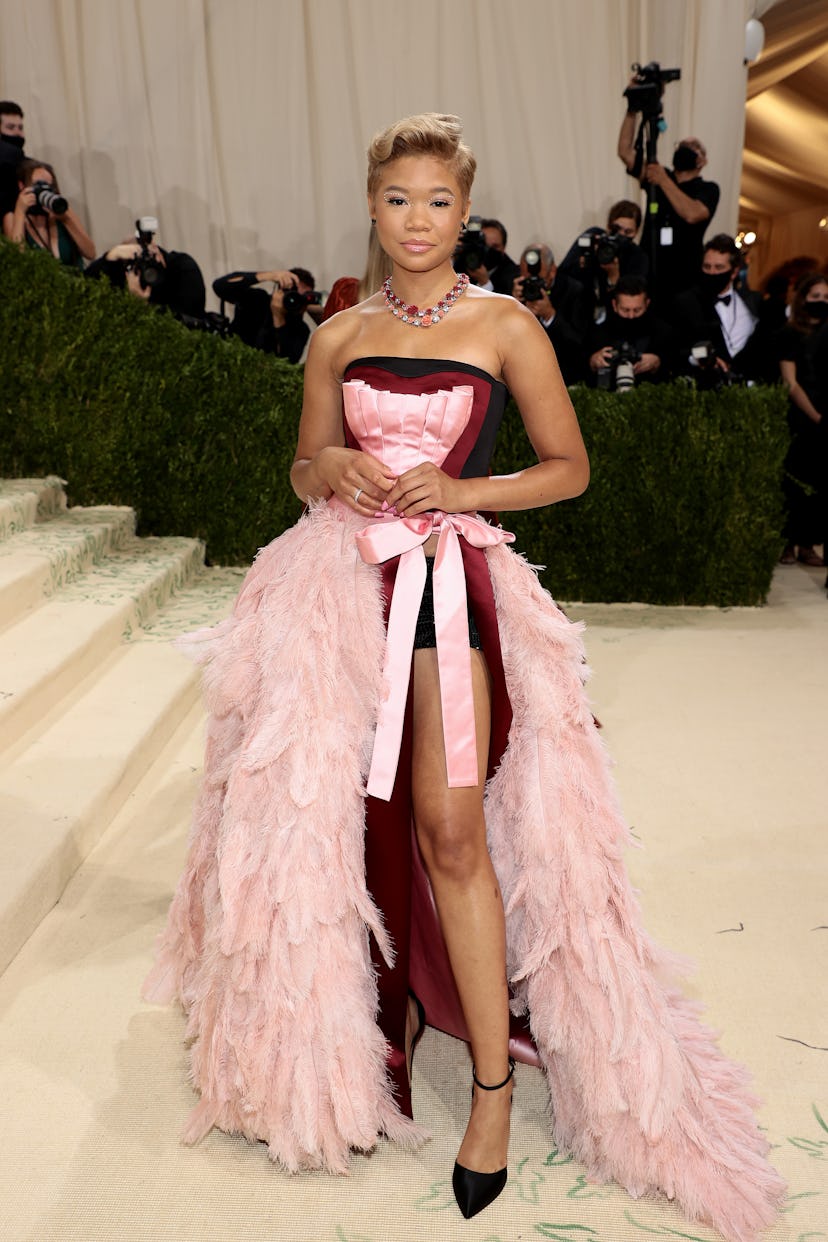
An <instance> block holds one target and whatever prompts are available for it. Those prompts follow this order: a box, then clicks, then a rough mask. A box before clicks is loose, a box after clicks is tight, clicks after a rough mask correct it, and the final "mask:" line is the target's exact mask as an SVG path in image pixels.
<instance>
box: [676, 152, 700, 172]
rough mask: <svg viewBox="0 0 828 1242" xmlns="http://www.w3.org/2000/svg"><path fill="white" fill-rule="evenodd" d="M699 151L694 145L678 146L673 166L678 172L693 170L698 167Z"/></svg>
mask: <svg viewBox="0 0 828 1242" xmlns="http://www.w3.org/2000/svg"><path fill="white" fill-rule="evenodd" d="M698 163H699V156H698V152H697V151H694V150H693V148H692V147H676V151H675V155H674V156H673V168H674V170H675V171H676V172H691V171H692V170H693V169H695V168H697V167H698Z"/></svg>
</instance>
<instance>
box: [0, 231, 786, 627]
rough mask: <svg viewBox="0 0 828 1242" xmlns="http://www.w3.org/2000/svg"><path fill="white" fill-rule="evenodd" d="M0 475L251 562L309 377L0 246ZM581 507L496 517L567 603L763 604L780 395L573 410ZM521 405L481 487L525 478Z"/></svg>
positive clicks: (287, 459)
mask: <svg viewBox="0 0 828 1242" xmlns="http://www.w3.org/2000/svg"><path fill="white" fill-rule="evenodd" d="M0 295H1V296H0V333H2V337H1V338H0V339H2V340H3V356H4V365H3V383H2V408H1V409H0V422H1V423H2V425H0V473H2V474H4V475H12V476H13V475H35V474H41V473H44V474H45V473H51V474H58V475H61V476H62V477H63V478H65V479H67V480H68V481H69V487H68V491H69V497H70V500H71V502H72V503H74V504H103V503H107V504H129V505H132V506H133V507H134V508H135V509H136V511H137V513H138V522H139V530H140V531H141V532H143V533H152V534H186V535H198V536H200V537H201V538H203V539H204V540H205V541H206V543H207V551H208V556H209V557H210V559H211V560H212V561H214V562H216V563H226V564H227V563H236V564H238V563H244V562H247V561H249V560H250V559H251V558H252V557H253V556H254V555H255V553H256V550H257V548H258V547H260V546H261V545H262V544H264V543H266V542H267V541H268V540H269V539H271V538H273V536H274V535H276V534H278V533H279V532H280V531H282V530H283V529H284V528H285V527H286V526H288V525H290V524H291V523H292V522H294V521H295V520H296V517H297V516H298V513H299V511H300V506H299V503H298V501H297V500H296V498H295V496H294V495H293V492H292V490H291V488H290V483H289V479H288V471H289V467H290V463H291V461H292V458H293V452H294V447H295V442H296V428H297V424H298V419H299V411H300V407H301V400H302V371H301V369H300V368H296V367H292V366H291V365H290V364H288V363H284V362H281V361H280V360H278V359H274V358H269V357H267V356H265V355H263V354H260V353H257V352H256V351H254V350H250V349H248V348H247V347H246V346H244V345H242V344H240V343H239V342H237V341H225V340H221V339H219V338H217V337H214V336H209V335H207V334H203V333H200V332H193V331H191V330H188V329H186V328H184V327H182V326H181V325H179V324H178V323H176V322H175V320H174V319H172V318H171V317H170V316H168V315H166V314H164V313H159V312H158V311H157V310H155V309H153V308H150V307H147V306H145V305H143V304H141V303H139V302H138V301H136V300H135V299H133V298H130V297H129V296H127V295H125V294H124V293H123V292H121V291H119V290H115V289H112V288H110V287H109V286H108V285H107V284H106V282H101V283H98V282H93V281H89V280H84V279H82V278H80V277H78V276H75V275H72V274H71V273H68V272H66V271H64V270H62V269H61V268H60V267H59V266H58V264H56V263H55V262H54V260H52V259H51V258H50V257H49V256H47V255H43V254H38V253H21V252H20V251H18V250H17V248H16V247H13V246H11V245H9V244H2V245H0ZM572 396H573V401H574V403H575V407H576V409H577V411H578V415H579V418H580V420H581V425H582V427H583V431H584V437H585V439H586V442H587V447H588V449H589V452H590V458H591V461H592V482H591V484H590V487H589V490H588V491H587V492H586V493H585V494H584V496H582V497H579V498H578V499H577V500H572V501H566V502H564V503H563V504H560V505H555V506H552V507H551V508H549V509H544V510H532V511H530V512H527V513H515V514H503V515H502V518H503V523H504V525H505V526H508V527H509V528H510V529H511V530H514V531H515V533H516V535H517V536H518V546H519V547H520V548H521V550H522V551H524V552H525V553H526V555H527V556H528V557H529V559H530V560H531V561H533V562H536V563H540V564H543V565H546V566H547V567H548V568H547V570H546V571H545V574H544V581H545V584H546V585H547V586H548V587H549V588H550V590H551V591H552V592H553V594H555V595H556V596H557V597H559V598H561V599H583V600H607V601H610V600H639V601H642V602H648V603H657V604H679V603H689V604H720V605H729V604H730V605H732V604H758V603H761V602H763V600H764V599H765V597H766V595H767V591H768V587H769V585H770V579H771V573H772V571H773V566H774V564H775V562H776V558H777V556H778V553H779V549H780V546H781V539H780V534H779V532H780V530H781V490H780V479H781V473H782V461H783V458H784V454H785V450H786V447H787V442H788V437H787V429H786V423H785V409H786V400H785V397H784V394H783V393H782V391H781V390H779V389H731V390H727V391H724V392H722V393H721V394H700V393H696V392H695V391H694V390H693V389H690V388H685V387H684V386H681V385H672V386H670V387H663V388H659V387H648V386H643V387H641V388H639V389H635V390H633V391H632V392H631V393H629V394H626V395H624V396H623V397H621V396H616V395H614V394H605V393H599V392H594V391H591V390H588V389H583V388H579V389H575V390H573V393H572ZM533 459H534V458H533V454H532V451H531V448H530V447H529V445H528V443H527V441H526V437H525V434H524V432H523V427H522V424H521V422H520V419H519V416H518V414H517V411H516V410H515V408H514V406H513V405H512V406H510V407H509V410H508V411H507V415H506V420H505V424H504V428H503V431H502V433H501V437H500V440H499V443H498V450H497V456H496V459H495V462H494V469H495V471H496V472H497V473H509V472H512V471H514V470H517V469H520V468H521V466H524V465H526V464H527V463H529V462H531V461H532V460H533Z"/></svg>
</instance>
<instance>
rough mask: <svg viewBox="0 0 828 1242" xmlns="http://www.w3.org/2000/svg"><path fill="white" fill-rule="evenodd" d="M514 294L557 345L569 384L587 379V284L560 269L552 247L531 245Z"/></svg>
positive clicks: (559, 357) (562, 368)
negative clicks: (585, 366) (584, 359)
mask: <svg viewBox="0 0 828 1242" xmlns="http://www.w3.org/2000/svg"><path fill="white" fill-rule="evenodd" d="M520 273H521V274H520V276H518V277H517V278H516V279H515V281H514V282H513V284H512V296H513V297H515V298H517V299H518V301H519V302H523V304H524V305H525V306H526V307H528V309H529V310H530V311H531V312H532V314H533V315H534V316H535V318H536V319H537V320H538V321H539V322H540V324H541V327H543V328H544V330H545V331H546V335H547V336H548V337H549V340H550V341H551V342H552V345H553V346H554V349H555V353H556V355H557V358H558V365H559V367H560V368H561V374H562V375H563V378H564V383H565V384H577V383H578V382H579V381H580V380H582V379H583V378H584V365H583V349H584V339H585V336H586V332H587V328H588V325H589V308H588V304H587V297H586V294H585V292H584V289H583V286H582V285H581V284H579V282H578V281H577V280H572V279H571V278H570V277H569V276H564V275H563V274H562V273H561V272H559V271H558V269H557V267H556V265H555V259H554V256H553V254H552V251H551V249H550V248H549V246H546V245H544V244H542V243H536V244H534V245H532V246H527V247H526V249H525V250H524V252H523V254H522V255H521V257H520Z"/></svg>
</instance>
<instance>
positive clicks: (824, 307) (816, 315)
mask: <svg viewBox="0 0 828 1242" xmlns="http://www.w3.org/2000/svg"><path fill="white" fill-rule="evenodd" d="M805 314H806V315H808V316H810V318H811V319H818V320H819V321H820V323H825V322H826V320H828V302H806V303H805Z"/></svg>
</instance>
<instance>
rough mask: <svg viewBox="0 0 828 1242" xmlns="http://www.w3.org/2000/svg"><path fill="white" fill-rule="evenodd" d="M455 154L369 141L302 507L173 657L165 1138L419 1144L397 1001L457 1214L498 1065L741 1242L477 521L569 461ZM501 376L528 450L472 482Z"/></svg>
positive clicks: (503, 1079) (483, 463) (653, 967)
mask: <svg viewBox="0 0 828 1242" xmlns="http://www.w3.org/2000/svg"><path fill="white" fill-rule="evenodd" d="M474 167H475V162H474V157H473V156H472V154H471V152H470V151H469V150H468V148H467V147H465V145H464V144H463V143H462V141H461V138H460V127H459V123H458V122H457V120H456V118H453V117H445V116H438V115H436V114H426V115H424V116H419V117H412V118H408V119H407V120H404V121H401V122H399V123H398V124H397V125H395V126H392V127H391V128H390V129H389V130H387V131H385V132H383V133H382V134H379V135H378V136H377V137H376V138H375V139H374V141H373V143H372V144H371V148H370V151H369V177H368V205H369V209H370V213H371V217H372V219H374V220H375V221H376V231H377V235H378V237H379V239H380V241H381V243H382V246H383V248H384V250H385V251H386V253H387V254H388V255H389V257H390V259H391V261H392V264H393V272H392V276H391V277H390V279H389V280H388V281H386V283H385V285H384V287H383V289H382V290H381V291H380V292H379V293H378V294H376V295H374V296H373V297H371V298H369V299H368V301H367V302H365V303H362V304H361V305H359V306H356V307H354V308H352V309H349V310H345V311H343V312H342V313H341V314H339V315H337V316H336V317H335V318H333V319H331V320H330V321H329V322H328V323H327V324H325V325H323V326H322V327H321V328H320V329H319V331H318V332H317V333H316V335H315V338H314V341H313V346H312V349H311V352H310V356H309V358H308V363H307V368H306V375H305V404H304V410H303V414H302V419H301V423H300V428H299V442H298V448H297V454H296V461H295V463H294V466H293V469H292V474H291V478H292V482H293V486H294V488H295V490H296V492H297V494H298V495H299V496H300V497H302V498H303V499H305V500H307V502H308V504H309V512H308V513H307V515H306V516H305V517H303V518H302V520H301V521H300V522H299V523H298V524H297V526H296V527H294V528H293V529H292V530H290V531H288V532H286V534H285V535H283V536H282V537H281V538H280V539H277V540H276V541H274V543H272V544H271V545H270V546H269V547H268V548H267V549H265V550H264V552H263V553H262V554H261V555H260V557H259V559H258V560H257V562H256V564H255V565H254V567H253V569H252V570H251V572H250V574H249V576H248V579H247V581H246V584H245V586H244V587H243V589H242V593H241V595H240V597H239V601H238V602H237V605H236V610H235V613H234V616H233V617H232V618H231V619H230V620H229V621H228V622H225V623H223V625H222V626H220V627H218V630H215V631H204V632H202V634H201V635H199V636H196V645H199V644H203V647H202V658H203V659H204V661H205V663H206V662H207V661H208V660H209V667H208V672H207V676H206V688H207V694H208V697H209V705H210V708H211V711H212V718H211V724H210V735H209V739H208V754H207V760H206V767H205V781H204V787H203V790H202V794H201V799H200V805H199V809H198V812H197V817H196V824H195V828H194V832H193V837H192V840H191V846H190V857H189V862H188V866H187V870H186V872H185V875H184V876H183V878H182V880H181V882H180V885H179V889H178V892H177V895H176V898H175V900H174V903H173V908H172V911H171V914H170V919H169V923H168V928H167V932H166V933H165V935H164V937H163V938H162V943H161V946H160V955H159V961H158V964H157V966H156V968H155V970H154V972H153V974H152V975H151V976H150V980H149V981H148V985H147V989H146V994H147V995H148V996H149V997H150V998H151V999H156V1000H163V999H168V998H170V997H172V996H178V997H180V998H181V1000H182V1001H183V1003H184V1006H185V1008H187V1009H188V1011H189V1015H190V1016H189V1027H188V1030H189V1034H190V1036H191V1038H192V1039H193V1041H194V1042H193V1050H192V1062H191V1064H192V1073H193V1078H194V1081H195V1082H196V1084H197V1085H198V1087H199V1088H200V1090H201V1093H202V1099H201V1103H200V1104H199V1106H198V1108H197V1109H196V1111H195V1113H194V1115H193V1118H192V1120H191V1123H190V1125H189V1127H188V1130H187V1133H186V1137H188V1138H189V1139H193V1140H194V1139H196V1138H198V1137H200V1136H201V1135H202V1134H204V1133H206V1131H207V1130H209V1128H210V1127H211V1126H212V1125H219V1126H220V1127H221V1128H224V1129H228V1130H240V1131H242V1132H244V1133H245V1134H247V1135H248V1136H250V1137H255V1138H260V1139H265V1140H266V1141H267V1142H268V1143H269V1147H270V1154H271V1157H272V1158H273V1159H274V1160H278V1161H279V1162H280V1163H282V1164H284V1165H286V1166H287V1167H288V1168H291V1169H297V1168H303V1167H326V1168H329V1169H333V1170H344V1168H345V1167H347V1159H348V1150H349V1148H351V1147H355V1148H358V1149H368V1148H370V1147H372V1146H373V1145H374V1143H375V1142H376V1139H377V1137H378V1136H379V1135H380V1134H385V1135H387V1136H388V1137H390V1138H394V1139H395V1140H397V1141H400V1142H402V1143H406V1144H409V1145H411V1144H415V1143H417V1142H420V1141H422V1139H423V1138H424V1137H425V1136H424V1135H423V1133H422V1131H420V1130H419V1129H418V1128H417V1127H416V1126H415V1125H414V1124H413V1122H412V1121H411V1120H409V1117H410V1090H409V1082H408V1074H407V1069H409V1068H410V1057H411V1053H412V1051H413V1045H414V1042H415V1040H416V1037H417V1034H418V1030H417V1027H416V1014H417V1005H416V1001H417V1000H418V1001H419V1002H420V1004H421V1005H422V1006H423V1007H424V1009H425V1012H426V1014H427V1017H428V1020H429V1021H430V1022H431V1023H432V1024H434V1025H437V1026H439V1027H440V1028H441V1029H443V1030H448V1031H450V1032H451V1033H454V1034H462V1035H465V1036H466V1037H467V1038H468V1039H469V1041H470V1043H471V1051H472V1059H473V1096H472V1105H471V1115H470V1118H469V1123H468V1127H467V1129H466V1133H465V1136H464V1138H463V1142H462V1144H461V1147H460V1150H459V1152H458V1157H457V1164H456V1166H455V1171H454V1177H453V1185H454V1189H455V1195H456V1197H457V1200H458V1204H459V1206H460V1208H461V1211H462V1212H463V1214H464V1215H465V1216H471V1215H474V1214H475V1213H476V1212H478V1211H480V1210H482V1208H483V1207H485V1206H486V1205H487V1204H488V1203H490V1202H491V1201H492V1200H493V1199H494V1198H495V1197H496V1196H497V1195H498V1194H499V1193H500V1191H501V1190H502V1188H503V1185H504V1184H505V1181H506V1150H507V1144H508V1134H509V1108H510V1100H511V1090H512V1064H511V1062H510V1059H509V1054H510V1049H511V1051H512V1052H513V1053H514V1052H515V1051H518V1050H519V1049H521V1048H522V1049H523V1053H524V1059H526V1060H531V1061H534V1063H536V1064H537V1063H538V1062H539V1061H540V1062H541V1063H542V1064H543V1065H544V1067H545V1069H546V1071H547V1073H548V1075H549V1079H550V1087H551V1090H552V1095H553V1101H554V1109H553V1111H554V1118H555V1120H554V1130H555V1138H556V1141H557V1142H558V1143H559V1144H565V1145H566V1146H567V1147H568V1148H569V1149H571V1150H573V1151H574V1152H575V1153H576V1154H577V1155H578V1157H579V1158H580V1159H582V1160H583V1161H584V1162H585V1163H586V1164H587V1165H588V1166H589V1167H590V1170H591V1171H592V1172H594V1173H596V1174H597V1175H600V1176H616V1177H617V1178H618V1179H619V1180H621V1181H622V1182H624V1183H625V1184H626V1185H627V1186H628V1187H629V1188H630V1189H631V1190H632V1191H633V1192H634V1193H641V1192H642V1191H643V1190H644V1189H645V1188H647V1187H651V1186H652V1187H655V1186H660V1187H661V1188H662V1189H663V1190H664V1191H666V1193H667V1194H669V1195H670V1196H676V1197H679V1198H680V1199H681V1200H682V1202H683V1203H684V1205H685V1207H686V1209H687V1210H688V1211H689V1212H690V1213H691V1214H694V1215H700V1216H703V1217H705V1218H706V1219H709V1220H711V1221H714V1222H715V1223H716V1224H717V1225H718V1226H719V1227H720V1228H721V1229H722V1230H723V1231H725V1232H727V1233H729V1235H730V1236H731V1237H732V1238H734V1239H739V1242H743V1240H744V1239H746V1238H748V1237H751V1236H753V1235H754V1234H755V1232H756V1230H757V1229H759V1228H761V1227H762V1226H763V1225H764V1224H767V1223H769V1222H770V1221H771V1220H772V1219H773V1217H774V1214H775V1205H776V1204H777V1202H778V1200H779V1197H780V1195H781V1192H782V1183H781V1181H780V1179H779V1178H778V1176H777V1175H776V1174H775V1173H774V1172H773V1170H772V1169H770V1168H769V1167H768V1166H767V1164H766V1163H765V1161H764V1153H765V1151H766V1146H767V1145H766V1143H765V1141H764V1140H763V1138H762V1137H761V1135H760V1134H759V1132H758V1129H757V1127H756V1123H755V1121H754V1119H753V1117H752V1114H751V1097H750V1096H749V1094H748V1093H747V1091H746V1089H745V1086H744V1082H743V1074H742V1071H740V1070H738V1069H737V1068H736V1067H734V1066H732V1065H731V1064H730V1063H728V1062H727V1061H726V1060H725V1059H724V1057H723V1056H722V1054H721V1053H720V1052H719V1051H718V1049H717V1048H716V1047H715V1045H714V1044H713V1043H712V1041H711V1040H710V1037H709V1035H708V1034H707V1033H706V1032H704V1031H703V1029H702V1028H701V1027H699V1025H698V1023H697V1022H696V1019H695V1017H694V1015H693V1009H692V1006H690V1005H688V1004H687V1002H685V1001H684V1000H683V999H682V998H680V997H679V996H678V995H677V994H676V993H675V992H674V991H673V990H671V989H665V988H664V987H663V986H662V985H661V984H660V983H658V982H657V972H658V971H659V970H661V969H662V968H663V967H664V965H665V962H666V958H665V956H664V955H663V954H661V953H660V952H659V951H658V950H656V949H655V947H654V946H653V945H652V944H651V942H650V941H649V940H648V939H647V937H646V935H645V934H644V933H643V932H642V931H641V929H640V927H639V925H638V912H637V907H636V904H635V900H634V897H633V895H632V892H631V889H630V887H629V884H628V881H627V879H626V876H625V874H624V872H623V869H622V864H621V862H620V851H621V848H622V846H623V844H624V843H625V842H626V841H627V840H628V833H627V830H626V828H625V827H624V825H623V823H622V821H621V820H620V817H619V814H618V810H617V807H616V804H615V796H614V793H613V790H612V787H611V783H610V781H609V777H608V774H607V763H606V760H605V758H604V756H603V751H602V747H601V744H600V742H599V740H598V737H597V733H596V730H595V727H594V723H593V720H592V716H591V713H590V711H589V707H588V705H587V703H586V700H585V697H584V695H583V688H582V679H583V653H582V650H581V647H580V643H579V642H578V639H577V636H576V635H577V628H578V627H576V626H572V625H570V624H569V622H567V621H566V619H565V618H564V617H563V616H562V614H561V613H560V612H559V611H558V610H557V609H556V608H555V606H554V604H553V603H552V601H551V600H550V598H549V596H548V595H546V594H545V592H543V591H542V590H541V588H540V587H539V585H538V583H537V579H536V577H535V575H534V574H533V573H532V571H531V570H530V569H529V568H528V566H526V564H525V563H524V562H523V561H522V560H521V559H520V558H517V557H515V556H514V555H513V554H512V553H511V552H510V551H509V550H508V548H507V547H506V543H507V542H508V541H509V540H510V539H511V536H509V535H508V534H506V533H505V532H503V531H502V530H500V529H499V528H496V527H493V526H491V525H488V524H487V523H485V522H483V521H482V520H480V519H479V518H477V517H475V516H474V515H475V512H476V511H481V510H482V511H487V510H488V511H494V510H503V511H508V510H509V509H520V508H524V509H525V508H531V507H535V506H539V505H542V504H549V503H552V502H554V501H555V500H560V499H563V498H564V497H569V496H575V495H577V494H578V493H579V492H581V491H582V490H583V489H584V487H585V486H586V483H587V472H588V465H587V459H586V454H585V451H584V446H583V442H582V440H581V436H580V432H579V429H578V426H577V422H576V419H575V415H574V413H573V410H572V407H571V405H570V402H569V400H568V397H567V394H566V390H565V388H564V386H563V384H562V381H561V378H560V374H559V372H558V368H557V364H556V362H555V358H554V353H553V351H552V349H551V347H550V345H549V342H548V340H547V337H546V334H545V333H544V332H543V329H542V328H541V327H540V326H539V325H538V324H537V322H536V321H535V318H534V316H533V315H531V313H530V312H528V311H527V310H526V309H525V308H524V307H523V306H521V305H520V304H519V303H518V302H517V301H516V300H514V299H511V298H508V297H501V296H497V295H493V294H489V293H486V292H484V291H482V290H479V289H475V288H472V287H469V285H468V283H467V281H466V280H464V279H463V278H460V279H458V278H457V277H456V275H455V273H454V271H453V270H452V266H451V255H452V252H453V250H454V247H455V244H456V241H457V236H458V233H459V231H460V229H461V227H462V224H463V222H464V220H466V219H467V217H468V213H469V209H470V203H469V193H470V189H471V182H472V178H473V174H474ZM427 329H428V330H430V331H427ZM506 385H508V387H509V389H511V391H512V393H513V394H514V396H515V398H516V399H517V401H518V403H519V406H520V409H521V413H522V416H523V419H524V423H525V425H526V429H527V432H528V434H529V437H530V439H531V441H532V444H533V447H534V449H535V451H536V453H537V456H538V459H539V460H538V464H536V465H534V466H530V467H528V468H527V469H525V470H522V471H519V472H518V473H516V474H514V475H511V476H508V477H504V478H497V477H488V474H487V469H488V462H489V457H490V453H491V448H492V445H493V441H494V436H495V432H496V428H497V423H498V421H499V418H500V415H501V414H502V412H503V407H504V405H505V401H506V397H507V387H506ZM343 406H344V415H345V417H344V421H343ZM431 556H434V561H433V564H432V565H431V566H429V564H428V560H427V558H429V557H431ZM421 599H422V603H421ZM386 631H387V632H386ZM412 650H413V655H412ZM383 666H384V667H383ZM507 736H508V746H507ZM495 769H497V770H496V772H495ZM366 773H367V778H368V779H367V794H366V784H365V777H366ZM487 776H488V777H489V779H488V782H487V784H486V786H485V790H484V781H485V780H486V777H487ZM484 792H485V819H484ZM412 814H413V826H414V834H415V838H416V845H415V846H413V847H412V832H411V823H412ZM487 832H488V839H489V848H487V840H486V834H487ZM490 851H491V853H490ZM426 873H427V877H428V880H429V881H430V888H429V885H428V884H427V883H426V879H425V876H426ZM432 893H433V903H432V901H431V894H432ZM504 905H505V907H506V910H507V911H508V915H507V917H504ZM435 911H436V912H437V913H435ZM369 932H370V934H371V945H370V947H369V943H368V935H367V933H369ZM372 954H373V960H372ZM507 976H508V983H507ZM622 981H623V982H622ZM409 988H410V989H411V991H412V992H413V993H414V996H413V997H410V996H409ZM455 989H456V990H455ZM510 992H511V1000H510ZM415 998H416V999H415ZM510 1004H511V1008H512V1010H513V1013H514V1014H515V1015H520V1014H523V1015H525V1014H526V1013H527V1012H528V1015H529V1020H530V1022H531V1031H532V1037H533V1039H534V1045H532V1046H530V1044H529V1042H528V1040H527V1038H526V1032H525V1028H524V1029H523V1031H522V1030H521V1029H520V1023H519V1022H517V1021H516V1020H513V1027H514V1029H513V1030H512V1037H511V1041H510V1020H509V1007H510ZM378 1010H379V1012H378ZM378 1023H379V1025H378ZM380 1026H381V1029H380ZM656 1064H659V1065H660V1066H661V1069H660V1072H659V1073H658V1074H657V1075H655V1074H653V1072H652V1071H651V1070H650V1071H648V1070H647V1066H648V1065H649V1066H652V1065H656ZM699 1082H702V1083H703V1084H704V1089H703V1090H701V1091H700V1090H699ZM723 1092H724V1093H726V1094H727V1095H728V1099H727V1102H726V1103H723V1104H721V1105H718V1104H717V1103H716V1101H717V1100H718V1099H720V1096H721V1094H722V1093H723ZM700 1133H703V1134H704V1135H705V1142H704V1143H703V1144H700V1143H699V1142H698V1136H699V1134H700ZM702 1148H704V1150H702Z"/></svg>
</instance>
